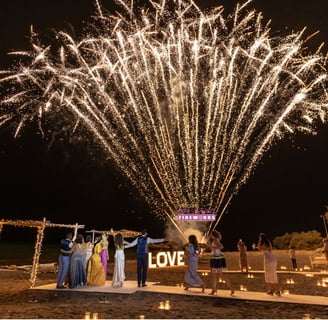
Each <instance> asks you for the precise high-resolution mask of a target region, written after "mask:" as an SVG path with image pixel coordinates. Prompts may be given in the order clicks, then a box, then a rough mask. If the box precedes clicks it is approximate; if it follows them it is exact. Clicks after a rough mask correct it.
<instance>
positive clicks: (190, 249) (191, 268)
mask: <svg viewBox="0 0 328 320" xmlns="http://www.w3.org/2000/svg"><path fill="white" fill-rule="evenodd" d="M188 240H189V242H188V243H187V244H186V245H185V256H186V261H187V269H186V272H185V276H184V279H185V282H186V286H185V290H188V289H189V288H192V287H196V288H202V292H204V291H205V284H204V282H203V280H202V279H201V278H200V276H199V274H198V256H199V254H200V252H201V249H200V246H199V245H198V241H197V238H196V236H195V235H190V236H189V238H188Z"/></svg>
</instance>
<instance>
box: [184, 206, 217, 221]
mask: <svg viewBox="0 0 328 320" xmlns="http://www.w3.org/2000/svg"><path fill="white" fill-rule="evenodd" d="M178 219H179V220H182V221H183V220H184V221H187V220H188V221H190V220H192V221H215V219H216V215H215V210H214V209H213V208H204V209H194V208H183V209H179V210H178Z"/></svg>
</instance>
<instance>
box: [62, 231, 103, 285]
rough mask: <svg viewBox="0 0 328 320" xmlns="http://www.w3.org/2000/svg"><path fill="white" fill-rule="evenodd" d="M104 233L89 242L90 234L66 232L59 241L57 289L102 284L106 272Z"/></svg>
mask: <svg viewBox="0 0 328 320" xmlns="http://www.w3.org/2000/svg"><path fill="white" fill-rule="evenodd" d="M107 261H108V241H107V237H106V235H103V236H102V237H101V238H99V239H97V242H96V244H93V243H92V242H91V236H90V235H87V236H86V237H85V238H84V236H83V235H82V234H76V233H75V234H74V235H73V233H72V232H68V233H67V234H66V237H65V239H62V240H61V243H60V254H59V259H58V262H59V263H58V277H57V289H65V288H67V285H68V286H69V288H77V287H80V286H83V285H86V284H88V285H99V284H104V283H105V279H106V273H107Z"/></svg>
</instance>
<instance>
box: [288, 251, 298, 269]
mask: <svg viewBox="0 0 328 320" xmlns="http://www.w3.org/2000/svg"><path fill="white" fill-rule="evenodd" d="M288 255H289V258H290V261H291V262H292V266H293V269H294V270H297V262H296V251H295V247H294V246H291V247H290V249H289V251H288Z"/></svg>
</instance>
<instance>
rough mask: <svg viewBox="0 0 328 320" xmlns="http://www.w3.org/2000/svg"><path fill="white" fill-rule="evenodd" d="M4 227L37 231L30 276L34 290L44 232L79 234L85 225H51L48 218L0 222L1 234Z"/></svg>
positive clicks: (3, 220) (2, 220)
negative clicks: (69, 230) (73, 232)
mask: <svg viewBox="0 0 328 320" xmlns="http://www.w3.org/2000/svg"><path fill="white" fill-rule="evenodd" d="M4 225H11V226H15V227H30V228H36V229H37V235H36V241H35V245H34V255H33V264H32V270H31V276H30V287H31V288H33V287H34V285H35V283H36V280H37V274H38V270H39V258H40V255H41V249H42V242H43V238H44V230H45V229H46V228H72V229H74V231H75V232H77V230H78V229H83V228H84V225H79V224H77V223H76V224H74V225H73V224H58V223H51V222H50V221H47V219H46V218H43V220H42V221H36V220H5V219H1V220H0V234H1V231H2V228H3V226H4Z"/></svg>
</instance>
